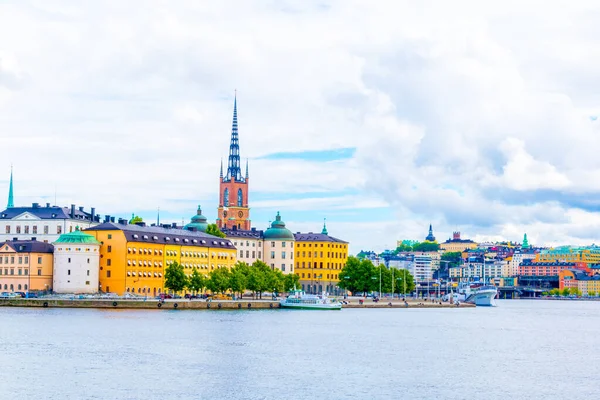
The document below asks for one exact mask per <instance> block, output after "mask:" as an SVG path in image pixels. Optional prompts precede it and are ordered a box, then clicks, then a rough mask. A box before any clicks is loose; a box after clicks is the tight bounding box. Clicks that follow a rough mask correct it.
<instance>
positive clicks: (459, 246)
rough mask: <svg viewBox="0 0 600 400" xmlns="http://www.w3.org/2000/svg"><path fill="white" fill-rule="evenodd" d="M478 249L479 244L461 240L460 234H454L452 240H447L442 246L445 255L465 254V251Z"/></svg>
mask: <svg viewBox="0 0 600 400" xmlns="http://www.w3.org/2000/svg"><path fill="white" fill-rule="evenodd" d="M476 248H477V243H475V242H474V241H472V240H470V239H461V238H460V232H454V233H453V234H452V239H448V240H446V241H445V242H444V243H441V244H440V250H442V252H443V253H449V252H457V251H458V252H463V251H465V250H472V249H476Z"/></svg>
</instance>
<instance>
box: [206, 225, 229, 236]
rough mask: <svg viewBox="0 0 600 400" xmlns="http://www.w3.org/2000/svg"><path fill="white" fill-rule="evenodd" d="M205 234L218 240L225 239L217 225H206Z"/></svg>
mask: <svg viewBox="0 0 600 400" xmlns="http://www.w3.org/2000/svg"><path fill="white" fill-rule="evenodd" d="M206 233H208V234H209V235H213V236H216V237H220V238H224V237H225V234H224V233H223V232H221V230H220V229H219V227H218V226H217V224H208V226H207V227H206Z"/></svg>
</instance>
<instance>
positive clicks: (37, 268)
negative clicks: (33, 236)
mask: <svg viewBox="0 0 600 400" xmlns="http://www.w3.org/2000/svg"><path fill="white" fill-rule="evenodd" d="M52 252H53V247H52V245H51V244H49V243H44V242H38V241H37V240H13V241H7V242H4V243H0V289H1V290H2V291H7V292H30V291H45V292H48V291H51V290H52Z"/></svg>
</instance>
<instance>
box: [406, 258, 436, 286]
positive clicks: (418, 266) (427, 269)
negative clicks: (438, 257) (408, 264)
mask: <svg viewBox="0 0 600 400" xmlns="http://www.w3.org/2000/svg"><path fill="white" fill-rule="evenodd" d="M431 261H432V260H431V254H429V253H414V261H413V264H412V270H411V271H410V273H411V274H412V276H414V278H415V282H422V281H427V280H430V279H431V278H432V269H431V264H432V262H431Z"/></svg>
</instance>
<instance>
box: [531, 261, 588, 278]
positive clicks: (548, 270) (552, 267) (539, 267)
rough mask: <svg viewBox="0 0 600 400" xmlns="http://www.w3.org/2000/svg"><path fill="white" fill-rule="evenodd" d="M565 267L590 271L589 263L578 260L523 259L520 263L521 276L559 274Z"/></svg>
mask: <svg viewBox="0 0 600 400" xmlns="http://www.w3.org/2000/svg"><path fill="white" fill-rule="evenodd" d="M565 269H576V270H580V271H586V272H587V271H589V268H588V267H587V264H586V263H584V262H576V261H570V262H565V261H547V262H538V261H534V260H523V262H522V263H521V265H519V276H520V277H524V276H559V274H560V272H561V271H563V270H565Z"/></svg>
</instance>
